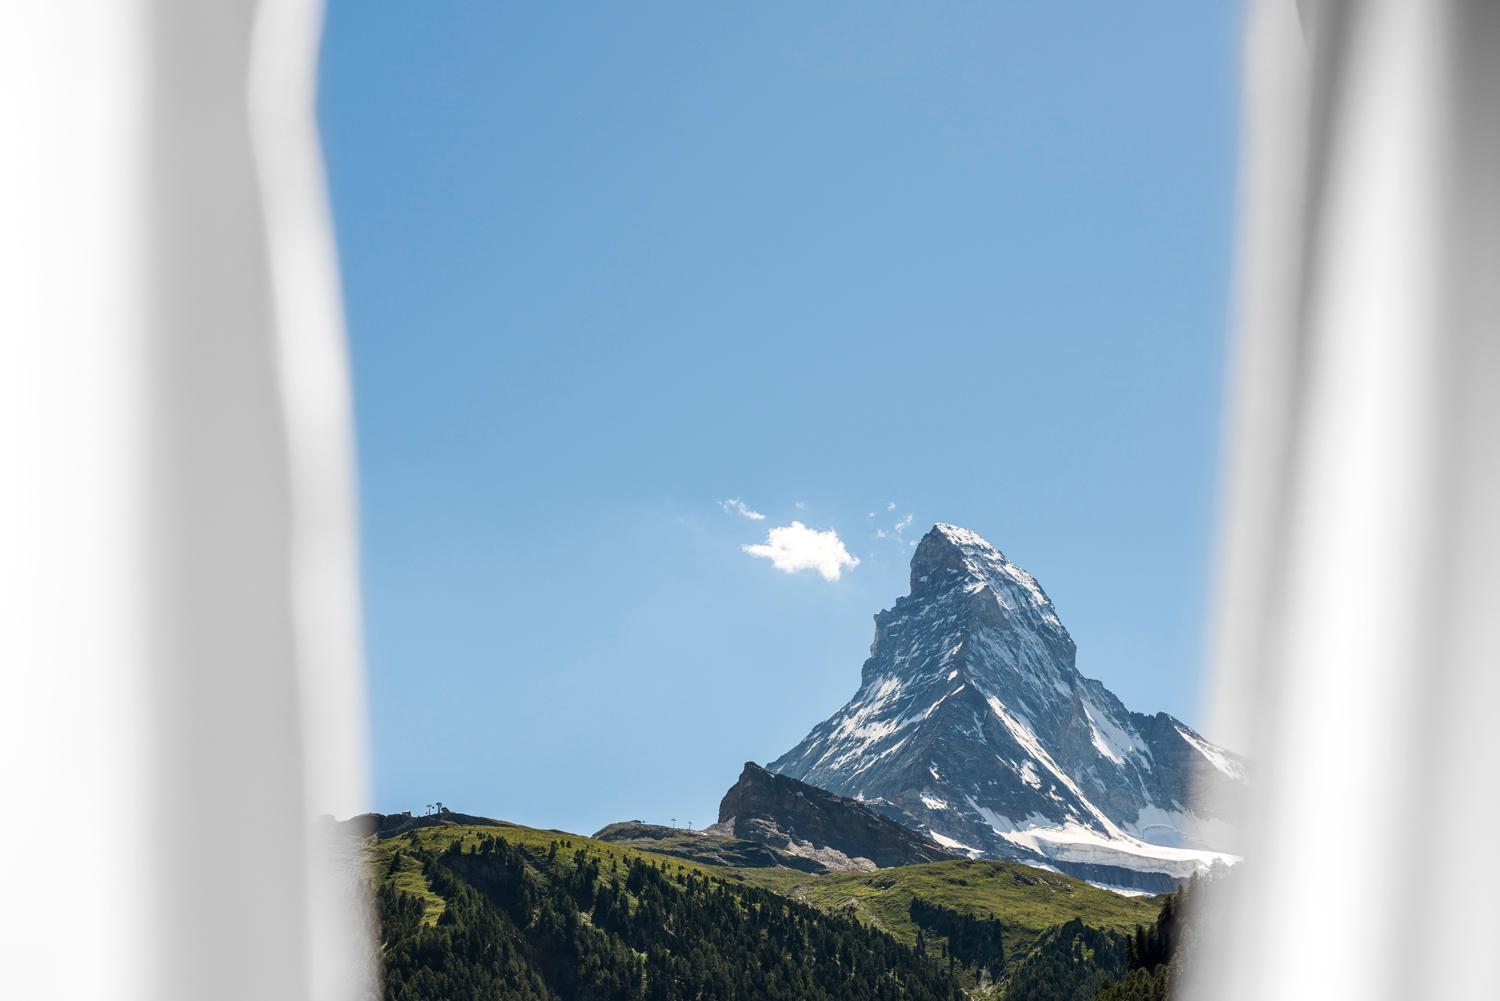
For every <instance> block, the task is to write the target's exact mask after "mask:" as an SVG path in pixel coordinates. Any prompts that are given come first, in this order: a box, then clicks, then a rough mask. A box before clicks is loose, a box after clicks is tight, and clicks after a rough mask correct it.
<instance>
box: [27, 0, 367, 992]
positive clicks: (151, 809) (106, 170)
mask: <svg viewBox="0 0 1500 1001" xmlns="http://www.w3.org/2000/svg"><path fill="white" fill-rule="evenodd" d="M320 21H321V9H320V5H319V4H317V3H310V2H304V0H259V2H251V0H231V2H225V3H211V4H204V3H191V2H172V0H92V2H91V0H46V2H41V0H37V2H32V3H18V4H11V5H8V6H7V7H6V9H5V10H4V12H3V13H0V114H3V118H0V128H3V129H4V130H5V133H6V135H7V139H8V143H7V146H8V149H9V150H10V155H8V156H7V157H6V158H4V160H5V162H4V164H3V165H0V200H3V201H0V210H3V211H0V217H3V218H5V219H6V220H7V225H6V227H5V232H4V233H3V235H0V246H3V254H4V259H3V261H0V265H3V266H0V337H3V339H4V344H3V348H0V350H3V356H0V448H3V452H0V456H3V462H4V464H5V468H6V470H7V473H8V474H9V478H8V479H9V482H8V485H7V490H6V491H4V493H5V496H4V498H3V499H0V560H3V562H4V573H3V580H4V584H3V587H4V589H5V593H4V594H3V595H0V609H3V611H0V615H3V616H4V622H3V628H0V663H3V664H4V670H5V673H6V679H7V686H6V687H7V692H6V699H5V701H4V705H3V707H0V713H3V714H4V716H3V726H0V733H3V736H0V740H3V741H4V752H5V756H6V759H7V766H6V773H5V792H6V793H7V796H6V799H7V802H8V804H9V805H10V806H11V808H12V810H13V811H17V812H18V813H19V816H16V817H15V818H14V820H13V821H11V822H8V823H7V824H6V825H5V830H4V833H3V835H0V836H3V837H4V838H5V841H6V844H5V847H6V854H7V858H10V859H12V860H17V859H23V860H27V861H26V863H23V864H22V865H20V866H18V867H17V868H18V870H19V872H18V875H17V877H16V879H15V881H13V882H12V884H11V887H10V888H11V891H12V894H13V899H14V900H17V901H24V902H25V903H24V904H23V905H22V906H21V907H20V908H11V909H10V910H11V911H12V913H11V914H8V915H7V916H6V918H5V919H4V920H5V921H6V923H7V928H6V934H5V935H4V941H5V948H6V951H7V953H12V956H11V957H10V958H9V959H8V961H7V963H6V964H5V965H6V969H7V973H6V978H7V989H8V990H14V991H15V992H16V994H17V996H26V997H37V998H50V997H57V998H64V997H66V998H79V997H98V998H142V999H145V998H150V999H174V998H183V999H187V998H206V997H213V998H229V999H233V998H246V999H249V998H267V997H277V998H289V999H296V998H319V999H322V998H330V999H336V998H350V999H352V998H355V997H364V996H366V995H367V994H368V993H369V992H370V989H371V987H372V985H373V973H372V969H371V963H370V959H371V952H370V946H369V937H368V929H367V928H366V927H365V920H366V914H365V908H364V905H363V900H362V891H361V889H360V885H359V882H358V879H357V876H358V865H357V857H356V854H355V847H354V845H352V844H351V843H350V842H348V841H347V840H341V839H339V838H337V837H335V836H334V832H335V828H333V827H332V825H330V824H328V823H326V822H325V821H323V820H320V819H319V818H320V815H323V814H339V815H344V816H347V815H349V814H350V813H353V812H356V811H357V810H359V809H361V808H363V805H364V803H365V801H366V798H365V793H366V787H365V783H366V775H365V736H364V725H365V724H364V711H365V710H364V700H363V691H362V681H361V678H362V674H361V664H360V655H359V644H358V603H357V589H356V576H355V573H356V568H355V554H356V546H355V528H354V525H355V522H354V490H353V464H352V427H351V420H350V403H349V387H348V382H347V370H346V363H345V358H344V350H345V349H344V343H343V332H342V321H341V316H340V310H339V302H338V293H337V281H336V268H335V265H334V256H333V249H332V241H331V236H330V228H329V223H328V218H327V210H326V204H325V203H326V199H325V197H324V193H323V188H322V179H321V166H320V159H319V154H318V147H317V139H316V129H315V126H314V120H313V96H314V81H315V76H316V74H315V67H316V55H317V40H318V31H319V26H320Z"/></svg>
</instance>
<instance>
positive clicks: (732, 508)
mask: <svg viewBox="0 0 1500 1001" xmlns="http://www.w3.org/2000/svg"><path fill="white" fill-rule="evenodd" d="M719 506H720V507H721V508H723V509H724V513H725V514H738V515H743V516H744V517H746V518H749V519H750V520H751V521H765V520H766V516H765V515H763V514H761V513H760V512H759V511H752V510H750V508H749V507H748V506H746V504H745V502H744V501H742V500H740V499H739V498H738V497H731V498H729V499H728V500H721V501H719Z"/></svg>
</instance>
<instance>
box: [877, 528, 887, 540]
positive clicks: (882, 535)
mask: <svg viewBox="0 0 1500 1001" xmlns="http://www.w3.org/2000/svg"><path fill="white" fill-rule="evenodd" d="M875 538H877V539H883V538H885V529H883V528H877V529H875Z"/></svg>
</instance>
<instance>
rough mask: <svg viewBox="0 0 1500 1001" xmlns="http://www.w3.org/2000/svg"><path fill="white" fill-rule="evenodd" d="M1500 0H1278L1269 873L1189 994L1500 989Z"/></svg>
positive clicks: (1198, 971)
mask: <svg viewBox="0 0 1500 1001" xmlns="http://www.w3.org/2000/svg"><path fill="white" fill-rule="evenodd" d="M1497 43H1500V6H1497V5H1494V4H1489V3H1484V2H1475V0H1358V2H1354V0H1306V2H1302V3H1294V2H1293V0H1253V2H1252V4H1251V5H1250V8H1249V10H1248V20H1247V22H1246V32H1245V64H1244V75H1245V88H1244V122H1243V128H1244V132H1243V135H1244V143H1243V147H1242V154H1241V164H1242V172H1241V210H1240V243H1239V263H1238V267H1239V282H1238V303H1237V306H1236V310H1235V318H1234V319H1235V328H1236V330H1235V347H1234V357H1233V362H1232V371H1231V380H1230V381H1231V400H1230V409H1229V413H1230V422H1229V423H1230V427H1229V436H1228V441H1227V448H1226V457H1227V467H1226V478H1225V479H1226V487H1225V497H1224V505H1223V510H1222V517H1223V523H1222V524H1223V527H1222V534H1221V549H1220V568H1219V578H1220V584H1219V587H1220V590H1219V594H1218V596H1217V603H1216V607H1217V613H1216V615H1217V621H1216V624H1215V630H1214V635H1215V643H1216V647H1215V650H1214V668H1213V672H1214V676H1213V681H1212V693H1213V694H1212V696H1211V704H1210V706H1209V718H1210V725H1209V727H1208V732H1209V733H1210V734H1211V735H1212V736H1213V737H1214V738H1215V739H1216V740H1218V741H1221V742H1223V743H1225V744H1226V745H1228V746H1230V747H1234V748H1236V749H1237V750H1240V751H1242V752H1243V753H1245V754H1247V756H1248V757H1249V758H1250V759H1251V761H1252V762H1253V767H1254V781H1253V783H1252V791H1251V793H1250V794H1249V799H1250V802H1249V803H1248V804H1247V807H1248V813H1249V815H1250V817H1251V818H1252V820H1251V823H1250V829H1249V831H1248V832H1247V837H1246V841H1245V844H1244V845H1243V851H1244V854H1245V856H1246V861H1245V862H1243V863H1241V864H1240V866H1239V868H1238V870H1237V871H1236V873H1235V874H1234V875H1233V876H1232V877H1231V878H1230V879H1228V880H1226V881H1224V883H1223V885H1222V888H1221V889H1220V890H1219V891H1218V892H1215V893H1213V894H1212V895H1210V896H1209V897H1208V901H1207V908H1208V911H1209V913H1207V914H1206V915H1205V916H1204V919H1203V922H1202V927H1203V929H1204V930H1203V933H1202V934H1203V936H1204V938H1203V940H1202V941H1201V942H1200V943H1199V946H1198V948H1197V949H1196V950H1195V951H1193V952H1192V953H1191V954H1190V956H1189V963H1188V967H1187V976H1186V980H1185V984H1184V989H1183V996H1185V997H1189V998H1193V999H1201V1001H1240V999H1244V1001H1251V999H1254V1001H1262V999H1265V998H1271V997H1275V998H1354V997H1358V998H1390V999H1397V998H1403V999H1404V998H1418V997H1421V998H1442V999H1444V1001H1461V999H1470V998H1474V999H1477V998H1489V997H1493V996H1494V992H1495V987H1494V982H1495V980H1494V972H1493V970H1492V969H1491V968H1490V966H1489V964H1488V963H1487V962H1485V961H1484V957H1486V956H1488V949H1489V948H1490V947H1492V945H1491V944H1492V943H1493V942H1494V941H1495V940H1496V938H1497V937H1500V917H1497V916H1496V912H1495V910H1494V909H1493V908H1490V907H1488V906H1487V905H1486V903H1485V901H1487V900H1488V899H1489V897H1490V894H1491V893H1492V892H1493V891H1494V889H1495V885H1494V884H1495V879H1496V877H1495V876H1494V867H1493V866H1490V865H1488V864H1487V860H1486V858H1485V855H1484V853H1485V845H1486V844H1487V842H1488V841H1489V840H1490V834H1491V832H1493V831H1494V830H1495V829H1496V821H1497V820H1500V804H1497V801H1496V797H1495V796H1494V789H1495V787H1496V781H1497V766H1500V726H1497V725H1496V724H1495V721H1494V719H1493V716H1494V707H1495V706H1497V705H1500V670H1497V667H1500V656H1497V654H1500V642H1497V638H1496V627H1495V625H1494V624H1493V623H1494V622H1495V612H1494V610H1495V608H1496V607H1500V584H1497V578H1496V575H1495V572H1494V570H1493V567H1494V566H1495V564H1496V562H1497V558H1500V529H1497V512H1500V503H1497V502H1500V452H1497V448H1496V445H1495V431H1496V427H1497V423H1496V419H1497V416H1500V414H1497V408H1500V393H1497V392H1496V390H1497V387H1500V380H1497V376H1500V198H1497V194H1500V191H1497V186H1500V115H1496V113H1495V109H1496V108H1497V107H1500V60H1497V59H1496V58H1495V53H1496V52H1497V51H1500V44H1497Z"/></svg>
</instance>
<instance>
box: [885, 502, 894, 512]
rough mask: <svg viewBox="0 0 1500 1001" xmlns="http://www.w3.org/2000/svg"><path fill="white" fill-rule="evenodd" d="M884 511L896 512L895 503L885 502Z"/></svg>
mask: <svg viewBox="0 0 1500 1001" xmlns="http://www.w3.org/2000/svg"><path fill="white" fill-rule="evenodd" d="M885 509H886V510H887V511H894V510H896V502H895V501H886V502H885Z"/></svg>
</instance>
